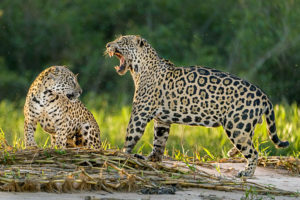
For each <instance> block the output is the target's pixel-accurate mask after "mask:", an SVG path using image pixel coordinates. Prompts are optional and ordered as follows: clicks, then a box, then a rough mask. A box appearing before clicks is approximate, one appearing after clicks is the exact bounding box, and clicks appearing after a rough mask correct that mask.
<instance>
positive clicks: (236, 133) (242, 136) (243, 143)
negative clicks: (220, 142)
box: [225, 122, 258, 177]
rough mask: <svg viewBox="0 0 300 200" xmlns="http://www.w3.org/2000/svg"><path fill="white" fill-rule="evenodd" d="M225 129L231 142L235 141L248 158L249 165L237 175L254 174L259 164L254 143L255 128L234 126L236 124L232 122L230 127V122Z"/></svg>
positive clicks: (234, 143)
mask: <svg viewBox="0 0 300 200" xmlns="http://www.w3.org/2000/svg"><path fill="white" fill-rule="evenodd" d="M230 123H231V122H229V124H230ZM230 127H232V128H231V129H230ZM238 127H239V128H238ZM225 130H226V133H227V136H228V137H229V139H230V140H231V142H232V143H233V145H234V146H235V148H236V149H237V150H238V151H239V152H241V153H242V154H243V156H244V157H245V158H246V159H247V165H246V168H245V170H243V171H240V172H239V173H238V174H237V176H238V177H241V176H247V177H251V176H253V174H254V172H255V169H256V165H257V159H258V153H257V151H256V149H255V148H254V146H253V143H252V136H253V130H252V129H251V126H250V127H249V126H248V127H247V125H246V127H245V128H244V126H241V125H240V126H239V125H236V127H234V125H233V124H232V123H231V125H229V128H228V124H227V127H225ZM233 151H235V150H233ZM234 153H236V152H234Z"/></svg>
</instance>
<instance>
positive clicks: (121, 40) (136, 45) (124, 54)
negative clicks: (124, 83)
mask: <svg viewBox="0 0 300 200" xmlns="http://www.w3.org/2000/svg"><path fill="white" fill-rule="evenodd" d="M146 46H148V43H147V41H146V40H145V39H143V38H141V37H140V36H136V35H126V36H120V37H118V38H117V39H116V40H114V41H112V42H109V43H107V44H106V51H105V54H108V55H109V56H110V57H112V56H116V57H117V58H118V59H119V60H120V65H119V66H116V67H115V69H116V71H117V72H118V74H120V75H124V74H125V73H126V72H127V71H128V70H129V69H130V70H136V71H137V70H138V69H137V66H138V63H139V62H140V59H141V58H140V56H142V55H141V54H142V52H143V50H144V48H146ZM133 65H135V66H133Z"/></svg>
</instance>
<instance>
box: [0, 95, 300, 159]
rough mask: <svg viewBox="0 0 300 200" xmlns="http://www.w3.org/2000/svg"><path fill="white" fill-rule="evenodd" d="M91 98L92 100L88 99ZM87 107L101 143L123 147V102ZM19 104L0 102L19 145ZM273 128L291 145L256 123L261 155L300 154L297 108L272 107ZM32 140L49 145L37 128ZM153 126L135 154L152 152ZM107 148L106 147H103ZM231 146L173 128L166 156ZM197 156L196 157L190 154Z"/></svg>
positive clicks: (205, 155)
mask: <svg viewBox="0 0 300 200" xmlns="http://www.w3.org/2000/svg"><path fill="white" fill-rule="evenodd" d="M89 99H92V100H89ZM83 101H84V102H85V103H86V105H87V107H88V108H89V109H90V110H91V112H92V113H93V115H94V116H95V118H96V120H97V122H98V124H99V126H100V129H101V138H102V141H103V142H108V143H109V144H110V146H111V147H118V148H122V147H123V143H124V138H125V134H126V127H127V123H128V121H129V117H130V106H127V105H126V104H124V103H122V98H121V99H120V100H118V101H119V102H118V103H117V104H113V105H112V104H111V103H109V102H110V101H109V99H108V98H107V97H105V96H98V97H97V96H93V98H92V97H91V95H90V96H87V97H86V98H84V99H83ZM22 104H23V102H20V103H19V104H16V103H15V104H14V103H11V102H9V101H2V102H0V116H1V117H0V124H1V127H0V128H2V129H3V132H4V133H5V136H6V139H7V141H8V143H9V144H11V145H12V144H18V145H20V144H21V146H22V141H23V120H24V118H23V113H22ZM275 115H276V122H277V123H276V125H277V129H278V135H279V137H280V138H281V139H283V140H288V141H289V142H290V144H291V145H290V147H288V148H287V149H276V148H275V147H274V145H273V143H272V142H271V141H270V140H269V139H268V135H267V128H266V123H265V122H264V123H263V124H261V125H260V124H258V125H257V127H256V130H255V136H254V141H255V144H256V147H257V148H259V149H260V153H261V156H266V155H291V156H295V157H297V156H299V155H300V137H299V133H300V107H298V106H297V105H296V104H293V105H291V106H290V105H276V106H275ZM35 139H36V141H37V143H38V145H39V146H41V147H46V146H47V145H49V144H50V139H49V135H48V134H46V133H45V132H44V131H43V130H42V129H41V128H40V127H38V129H37V133H36V135H35ZM152 139H153V123H152V122H151V123H150V124H149V125H148V126H147V129H146V132H145V134H144V136H143V137H142V139H141V141H140V142H139V143H138V145H137V146H136V148H135V151H136V152H141V153H144V154H147V153H150V151H151V149H152ZM106 146H107V145H106ZM231 147H232V145H231V143H230V141H229V140H228V139H227V136H226V134H225V133H224V131H223V129H222V128H205V127H191V126H183V125H172V127H171V134H170V137H169V140H168V143H167V148H166V149H167V151H166V153H167V154H169V155H172V156H173V157H174V158H178V159H180V160H181V159H182V158H183V157H184V155H191V156H193V157H197V158H198V159H199V160H200V159H205V160H211V159H215V157H224V156H225V155H226V153H227V151H228V150H229V149H230V148H231ZM193 154H196V155H193Z"/></svg>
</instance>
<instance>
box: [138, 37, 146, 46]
mask: <svg viewBox="0 0 300 200" xmlns="http://www.w3.org/2000/svg"><path fill="white" fill-rule="evenodd" d="M136 42H137V45H138V46H139V47H143V46H144V45H145V42H146V40H145V39H143V38H141V37H140V36H136Z"/></svg>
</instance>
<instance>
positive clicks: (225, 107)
mask: <svg viewBox="0 0 300 200" xmlns="http://www.w3.org/2000/svg"><path fill="white" fill-rule="evenodd" d="M106 54H108V55H109V56H110V57H111V56H113V55H115V56H116V57H117V58H119V60H120V65H119V66H116V67H115V69H116V71H117V72H118V73H119V74H120V75H123V74H125V73H126V72H127V71H128V70H129V71H130V73H131V76H132V78H133V80H134V84H135V93H134V98H133V104H132V112H131V117H130V121H129V124H128V127H127V134H126V141H125V146H124V150H125V152H127V153H131V151H132V149H133V147H134V146H135V145H136V143H137V142H138V141H139V139H140V137H141V136H142V135H143V133H144V130H145V127H146V125H147V123H148V122H149V121H150V120H152V119H154V142H153V150H152V152H151V154H150V155H149V157H148V159H149V160H151V161H160V160H161V159H162V155H163V152H164V149H165V145H166V141H167V139H168V135H169V131H170V125H171V124H172V123H177V124H186V125H192V126H206V127H219V126H223V128H224V130H225V132H226V134H227V136H228V137H229V139H230V140H231V142H232V144H233V145H234V146H235V147H234V148H233V149H232V150H231V151H230V154H231V155H233V154H236V153H237V152H240V153H242V154H243V156H244V157H245V158H246V159H247V165H246V168H245V170H243V171H240V172H239V173H238V176H239V177H241V176H248V177H251V176H252V175H253V174H254V171H255V168H256V165H257V159H258V153H257V151H256V150H255V148H254V146H253V142H252V137H253V133H254V128H255V125H256V124H257V123H258V122H260V121H261V118H262V115H263V114H265V116H266V121H267V124H268V130H269V131H268V132H269V136H270V138H271V140H272V141H273V142H274V144H275V145H276V146H277V147H287V146H288V145H289V142H287V141H285V142H283V141H280V140H279V138H278V136H277V133H276V126H275V116H274V109H273V106H272V103H271V101H270V100H269V98H268V97H267V95H266V94H265V93H264V92H263V91H262V90H261V89H259V88H258V87H256V86H254V85H253V84H251V83H249V82H248V81H245V80H242V79H241V78H238V77H236V76H234V75H231V74H229V73H225V72H221V71H219V70H216V69H210V68H207V67H202V66H191V67H176V66H175V65H174V64H173V63H171V62H170V61H168V60H165V59H163V58H161V57H160V56H159V55H158V53H157V52H156V50H155V49H154V48H152V47H151V45H150V44H149V43H148V42H147V41H146V40H145V39H143V38H141V37H140V36H135V35H127V36H121V37H119V38H117V39H116V40H114V41H112V42H109V43H107V45H106Z"/></svg>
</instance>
